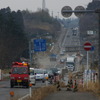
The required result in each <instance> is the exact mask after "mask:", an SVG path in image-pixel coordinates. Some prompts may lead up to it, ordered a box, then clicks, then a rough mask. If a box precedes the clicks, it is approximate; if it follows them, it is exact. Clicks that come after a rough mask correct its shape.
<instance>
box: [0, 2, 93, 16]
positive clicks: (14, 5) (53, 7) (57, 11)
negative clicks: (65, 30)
mask: <svg viewBox="0 0 100 100" xmlns="http://www.w3.org/2000/svg"><path fill="white" fill-rule="evenodd" d="M91 1H92V0H45V3H46V8H48V9H49V12H50V15H51V13H52V11H53V16H54V17H55V16H58V15H59V17H60V18H63V17H62V15H61V9H62V7H64V6H70V7H72V9H74V8H75V7H76V6H79V5H82V6H84V7H86V6H87V4H88V3H89V2H91ZM8 6H9V7H10V8H11V10H15V11H17V10H19V9H20V10H25V9H29V10H31V11H36V10H37V8H42V0H0V8H5V7H8Z"/></svg>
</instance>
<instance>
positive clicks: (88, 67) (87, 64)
mask: <svg viewBox="0 0 100 100" xmlns="http://www.w3.org/2000/svg"><path fill="white" fill-rule="evenodd" d="M88 55H89V54H88V51H87V70H88V69H89V65H88V62H89V57H88Z"/></svg>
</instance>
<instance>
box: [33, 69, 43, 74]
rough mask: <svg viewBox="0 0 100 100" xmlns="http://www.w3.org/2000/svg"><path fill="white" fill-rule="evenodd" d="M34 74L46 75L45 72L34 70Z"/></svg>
mask: <svg viewBox="0 0 100 100" xmlns="http://www.w3.org/2000/svg"><path fill="white" fill-rule="evenodd" d="M34 73H36V74H44V71H43V70H34Z"/></svg>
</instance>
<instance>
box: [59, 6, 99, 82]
mask: <svg viewBox="0 0 100 100" xmlns="http://www.w3.org/2000/svg"><path fill="white" fill-rule="evenodd" d="M61 13H62V15H63V16H64V17H70V16H71V15H72V13H74V14H75V15H76V16H77V17H80V16H82V15H83V14H84V13H95V14H96V13H97V14H98V18H99V19H98V22H99V23H98V26H99V29H98V35H99V36H98V37H99V40H98V46H99V47H98V56H99V61H98V74H99V83H100V9H96V10H85V9H84V7H82V6H77V7H76V8H75V10H72V9H71V7H69V6H65V7H63V8H62V10H61Z"/></svg>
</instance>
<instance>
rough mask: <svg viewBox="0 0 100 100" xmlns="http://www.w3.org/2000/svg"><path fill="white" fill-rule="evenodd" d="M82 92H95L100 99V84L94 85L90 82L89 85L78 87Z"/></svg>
mask: <svg viewBox="0 0 100 100" xmlns="http://www.w3.org/2000/svg"><path fill="white" fill-rule="evenodd" d="M78 90H79V91H80V92H93V93H94V94H95V95H97V96H99V97H100V84H99V82H96V83H93V82H89V83H88V85H87V84H84V86H83V85H79V86H78Z"/></svg>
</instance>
